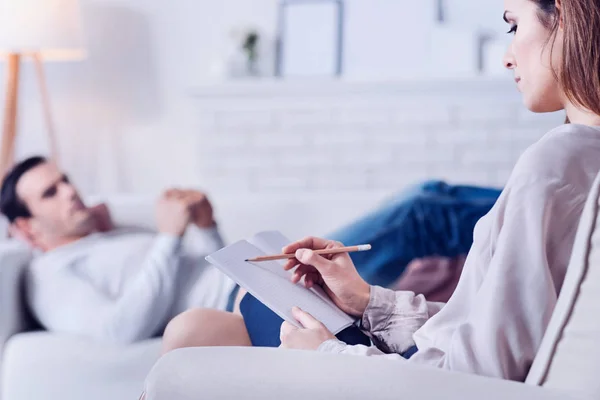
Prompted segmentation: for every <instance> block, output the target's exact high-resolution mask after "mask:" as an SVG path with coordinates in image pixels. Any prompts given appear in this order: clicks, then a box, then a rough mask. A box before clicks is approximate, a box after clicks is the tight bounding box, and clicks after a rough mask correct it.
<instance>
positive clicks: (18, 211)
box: [0, 156, 46, 223]
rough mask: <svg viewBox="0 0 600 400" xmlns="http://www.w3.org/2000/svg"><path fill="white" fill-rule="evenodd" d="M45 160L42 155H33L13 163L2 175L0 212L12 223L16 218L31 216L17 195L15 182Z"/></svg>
mask: <svg viewBox="0 0 600 400" xmlns="http://www.w3.org/2000/svg"><path fill="white" fill-rule="evenodd" d="M45 162H46V159H45V158H44V157H40V156H35V157H30V158H28V159H26V160H23V161H21V162H20V163H18V164H17V165H15V166H14V167H13V168H12V169H11V170H10V171H9V172H8V173H7V174H6V176H5V177H4V180H3V181H2V188H1V189H0V212H2V214H4V215H5V216H6V218H8V220H9V221H10V222H11V223H13V222H15V220H16V219H17V218H31V213H30V212H29V209H28V208H27V205H26V204H25V202H23V200H21V199H20V198H19V196H18V195H17V184H18V183H19V180H20V179H21V177H22V176H23V174H25V173H26V172H27V171H29V170H30V169H32V168H35V167H37V166H38V165H40V164H43V163H45Z"/></svg>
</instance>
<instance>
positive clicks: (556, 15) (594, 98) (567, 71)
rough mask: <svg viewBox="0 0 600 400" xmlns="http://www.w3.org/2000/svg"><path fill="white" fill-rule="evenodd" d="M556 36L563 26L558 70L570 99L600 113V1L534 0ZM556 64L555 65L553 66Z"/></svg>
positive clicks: (553, 36)
mask: <svg viewBox="0 0 600 400" xmlns="http://www.w3.org/2000/svg"><path fill="white" fill-rule="evenodd" d="M532 1H533V2H534V3H536V4H537V5H538V7H539V16H540V20H541V21H542V23H543V24H544V25H545V26H546V27H547V28H548V29H550V31H551V32H552V34H551V36H550V40H551V41H554V40H555V39H556V33H557V32H558V29H559V27H560V28H562V29H563V34H564V42H563V54H562V65H560V66H558V68H555V73H556V76H557V78H558V81H559V82H560V84H561V86H562V88H563V90H564V91H565V94H566V95H567V97H568V99H569V100H570V101H571V102H573V103H574V104H578V105H580V106H583V107H585V108H586V109H588V110H590V111H592V112H593V113H595V114H598V115H600V0H562V1H561V2H560V10H559V9H558V8H557V7H556V1H555V0H532ZM553 67H556V66H553Z"/></svg>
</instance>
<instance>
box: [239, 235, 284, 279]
mask: <svg viewBox="0 0 600 400" xmlns="http://www.w3.org/2000/svg"><path fill="white" fill-rule="evenodd" d="M248 243H250V244H251V245H253V246H254V247H257V248H258V249H259V250H261V251H263V252H264V253H265V254H279V253H281V249H283V248H284V247H285V246H286V245H288V244H290V243H291V241H290V240H289V239H288V238H286V237H285V236H283V234H282V233H281V232H278V231H266V232H260V233H257V234H256V235H254V236H252V237H251V238H250V239H248ZM285 261H286V260H277V261H274V262H272V263H260V266H261V267H263V268H267V269H269V270H271V271H273V272H274V273H276V274H277V275H281V276H283V277H286V278H287V279H291V278H292V272H291V271H284V269H283V268H282V267H283V265H285ZM257 264H258V263H257Z"/></svg>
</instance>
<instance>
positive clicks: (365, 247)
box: [246, 244, 371, 262]
mask: <svg viewBox="0 0 600 400" xmlns="http://www.w3.org/2000/svg"><path fill="white" fill-rule="evenodd" d="M369 250H371V245H370V244H361V245H358V246H348V247H339V248H337V249H323V250H315V253H316V254H319V255H331V254H339V253H355V252H357V251H369ZM294 257H295V255H294V254H276V255H272V256H262V257H256V258H250V259H248V260H246V261H248V262H262V261H276V260H289V259H290V258H294Z"/></svg>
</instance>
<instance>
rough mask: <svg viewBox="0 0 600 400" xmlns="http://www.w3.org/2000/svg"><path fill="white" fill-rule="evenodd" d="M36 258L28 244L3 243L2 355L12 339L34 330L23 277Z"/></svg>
mask: <svg viewBox="0 0 600 400" xmlns="http://www.w3.org/2000/svg"><path fill="white" fill-rule="evenodd" d="M31 258H32V252H31V250H30V249H29V248H27V246H26V245H25V244H22V243H20V242H17V241H16V240H7V241H2V242H0V355H2V350H3V348H4V345H5V344H6V342H7V341H8V339H10V337H11V336H13V335H14V334H17V333H19V332H23V331H24V330H26V329H27V328H29V327H30V322H31V321H30V319H29V318H28V316H29V314H28V313H27V308H26V307H25V302H24V296H23V273H24V272H25V268H26V267H27V265H28V264H29V262H30V261H31Z"/></svg>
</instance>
